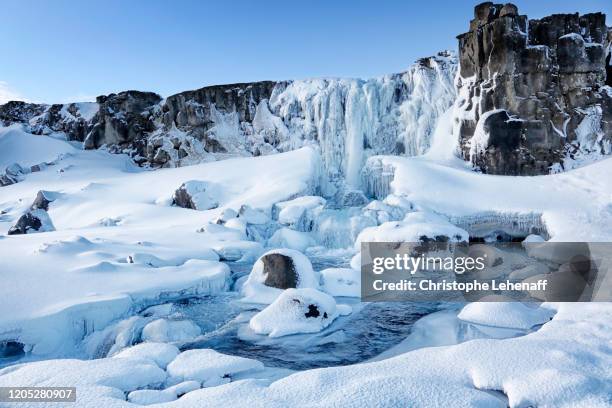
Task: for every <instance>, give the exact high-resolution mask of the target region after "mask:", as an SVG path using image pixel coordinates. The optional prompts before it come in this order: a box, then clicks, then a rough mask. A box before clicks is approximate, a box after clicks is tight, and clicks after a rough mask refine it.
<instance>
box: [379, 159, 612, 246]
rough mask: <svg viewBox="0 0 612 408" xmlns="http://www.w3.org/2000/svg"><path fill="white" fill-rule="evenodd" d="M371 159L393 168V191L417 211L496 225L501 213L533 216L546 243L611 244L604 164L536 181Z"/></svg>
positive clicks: (607, 163) (608, 166)
mask: <svg viewBox="0 0 612 408" xmlns="http://www.w3.org/2000/svg"><path fill="white" fill-rule="evenodd" d="M371 160H375V161H381V162H382V163H384V164H385V165H386V166H391V167H393V168H394V174H395V176H394V179H393V181H392V182H391V183H390V189H391V190H392V192H393V193H394V194H395V195H399V196H402V197H404V198H406V199H407V200H409V201H411V202H412V203H414V205H415V206H418V207H419V208H421V209H422V210H427V211H429V212H433V213H436V214H440V215H444V216H447V217H453V218H454V217H464V216H470V217H473V218H474V219H477V218H479V217H481V215H485V216H486V217H487V218H490V217H491V216H495V214H497V215H498V217H499V219H500V221H501V220H502V218H503V215H504V214H538V217H539V218H541V219H542V221H543V222H544V224H545V228H546V231H547V232H548V234H549V236H550V240H551V241H560V242H562V241H566V242H581V241H582V242H609V241H611V240H612V229H610V228H609V227H608V226H609V225H611V224H612V211H611V207H610V202H609V197H610V194H612V185H610V183H609V182H608V181H607V180H608V176H607V175H608V174H609V173H610V171H612V160H609V159H604V160H601V161H599V162H596V163H593V164H591V165H589V166H585V167H582V168H579V169H574V170H572V171H568V172H565V173H562V174H554V175H547V176H535V177H508V176H494V175H485V174H478V173H475V172H472V171H469V170H468V169H466V168H465V167H464V166H458V167H452V166H449V165H448V163H440V162H436V161H434V160H427V159H425V158H402V157H391V156H378V157H375V158H372V159H371ZM442 192H443V193H442ZM515 219H516V218H515V217H512V220H515ZM502 229H503V228H502Z"/></svg>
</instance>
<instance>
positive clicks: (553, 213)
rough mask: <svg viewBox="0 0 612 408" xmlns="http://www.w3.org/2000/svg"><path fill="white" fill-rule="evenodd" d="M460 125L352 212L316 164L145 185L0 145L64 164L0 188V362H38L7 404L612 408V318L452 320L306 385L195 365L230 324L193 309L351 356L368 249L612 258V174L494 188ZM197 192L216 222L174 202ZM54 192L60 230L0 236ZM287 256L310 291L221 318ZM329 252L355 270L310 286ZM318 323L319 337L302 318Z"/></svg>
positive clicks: (417, 330)
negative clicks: (243, 271)
mask: <svg viewBox="0 0 612 408" xmlns="http://www.w3.org/2000/svg"><path fill="white" fill-rule="evenodd" d="M446 117H449V116H448V115H446ZM446 125H448V122H444V121H442V122H441V124H440V125H439V126H438V129H436V132H435V133H436V135H437V136H434V140H432V141H431V145H432V149H431V150H430V151H429V153H428V154H427V155H425V156H420V157H414V158H407V157H391V156H377V157H373V158H370V159H369V161H368V166H370V167H366V169H365V170H364V171H363V173H362V174H363V175H364V177H365V178H366V179H365V180H364V181H365V183H364V184H367V185H371V186H376V187H377V188H379V189H380V191H381V192H382V191H385V192H386V193H385V194H383V197H381V199H380V200H370V199H366V202H362V201H363V199H362V197H363V194H360V193H358V192H355V191H352V192H350V193H351V194H345V195H344V197H342V199H341V202H340V203H339V202H337V201H336V198H334V197H326V199H327V200H326V199H324V198H322V197H318V195H320V194H321V185H322V183H323V181H322V178H323V177H325V171H324V163H323V160H322V158H321V156H320V150H319V149H318V148H316V147H305V148H301V149H299V150H295V151H290V152H286V153H281V154H275V155H270V156H262V157H253V158H238V159H230V160H223V161H216V162H210V163H204V164H197V165H193V166H187V167H180V168H171V169H160V170H155V171H147V170H143V169H141V168H139V167H137V166H135V165H134V164H133V163H132V161H131V160H130V159H129V158H128V157H127V156H125V155H113V154H110V153H108V152H106V151H104V150H94V151H83V150H80V148H79V146H77V145H73V144H70V143H68V142H65V141H63V140H61V138H60V137H59V136H57V135H56V136H57V137H50V136H35V135H31V134H27V133H25V132H23V131H22V130H21V129H20V128H19V127H18V126H12V127H10V128H2V129H0V146H5V147H3V148H2V149H3V150H0V163H2V165H3V166H7V165H11V164H12V163H13V162H15V161H16V162H18V163H19V164H21V165H22V166H23V167H26V166H32V165H37V164H40V163H50V164H49V165H47V166H42V168H41V169H40V171H36V172H31V173H28V174H25V175H24V176H23V179H22V180H21V181H20V182H18V183H16V184H12V185H9V186H5V187H0V211H1V213H0V234H1V235H0V260H1V263H0V265H1V266H0V282H1V285H0V310H2V311H3V313H1V314H0V344H2V342H6V341H10V342H12V343H14V344H19V345H22V346H23V347H24V350H23V351H24V352H25V354H24V355H23V356H18V357H17V358H15V359H14V360H11V359H10V358H4V359H3V358H1V357H0V364H1V365H9V364H14V363H15V362H16V361H18V359H19V358H23V360H21V361H18V362H19V363H20V364H17V365H9V366H8V367H6V368H4V369H2V370H0V386H10V385H12V386H15V385H19V386H77V388H78V389H77V396H78V397H77V398H78V399H77V403H76V405H75V404H72V405H67V406H79V407H81V406H82V407H100V406H104V407H134V406H137V404H145V403H159V404H160V405H159V406H167V407H196V406H204V405H206V406H245V405H249V406H266V407H268V406H279V407H280V406H406V405H408V406H415V407H424V406H445V407H446V406H453V407H461V406H465V407H471V406H479V407H497V406H499V407H505V406H508V405H509V406H512V407H527V406H538V407H609V406H611V405H612V400H611V399H610V395H612V369H611V368H610V367H612V353H611V352H610V344H612V304H610V303H605V302H599V303H567V304H549V303H545V304H542V305H529V306H524V305H520V304H505V303H483V304H471V305H468V306H466V307H465V308H463V309H462V310H461V308H459V307H457V306H455V307H450V308H446V309H445V310H442V311H440V312H437V313H433V314H430V315H428V316H426V317H424V318H423V319H421V320H419V321H417V323H416V324H415V325H414V327H413V329H412V332H411V334H410V335H409V336H407V338H404V339H402V340H403V341H398V342H396V344H390V345H389V346H390V347H389V350H386V351H385V352H384V353H383V354H381V355H380V356H378V357H376V358H374V359H372V361H369V362H361V363H358V364H351V365H346V366H339V367H327V368H321V369H315V370H304V371H300V372H293V371H292V370H287V369H285V368H279V367H272V366H266V364H264V363H262V362H261V361H258V360H256V359H252V358H245V357H244V355H242V354H241V355H240V356H237V355H228V354H232V353H229V352H228V351H227V350H224V351H223V353H219V352H218V351H215V350H212V349H210V348H203V347H191V346H189V344H197V342H198V341H200V342H202V341H205V340H206V339H207V336H209V335H211V333H213V332H218V331H222V330H223V328H224V327H225V326H224V323H222V324H221V325H220V326H221V327H213V328H212V329H210V330H208V329H204V330H202V327H201V326H202V325H201V324H200V322H197V323H198V324H195V323H194V322H192V321H191V320H177V318H176V316H175V315H173V314H172V313H171V312H169V308H170V306H169V304H170V302H174V301H178V300H179V299H184V298H194V297H196V298H206V297H208V296H210V298H211V299H213V301H212V303H211V304H213V305H214V304H215V303H214V299H215V298H216V297H218V299H219V300H218V301H217V303H216V305H217V306H223V307H228V308H230V307H236V308H238V309H240V308H241V307H245V309H240V310H239V311H238V312H236V317H235V319H234V320H235V323H236V324H239V325H240V329H239V330H238V331H239V333H240V334H241V335H242V337H241V339H240V341H243V342H249V341H259V342H262V343H261V344H263V345H265V347H271V348H274V347H275V346H278V345H279V344H281V343H274V342H275V341H285V342H290V341H292V340H291V339H292V338H298V337H299V336H300V335H302V336H307V335H309V334H308V333H310V332H320V333H321V336H324V337H317V338H316V339H317V341H319V345H320V347H321V348H322V349H323V350H324V347H325V344H326V343H325V342H328V344H331V343H334V344H336V345H338V344H340V345H341V344H342V343H343V342H344V341H347V339H346V338H345V337H343V336H346V335H347V334H346V333H348V332H349V330H348V329H346V330H338V329H337V328H338V327H343V326H342V325H345V326H344V327H346V325H350V324H351V320H347V319H350V317H351V316H347V315H346V314H347V313H351V314H352V315H353V316H358V315H359V314H360V313H363V310H364V306H363V305H359V303H358V302H357V299H356V296H358V295H359V291H358V288H359V275H358V273H356V272H355V270H351V269H349V265H348V260H349V259H350V258H351V257H352V256H353V255H355V254H356V249H355V247H354V245H353V244H354V242H355V240H356V239H367V240H384V239H385V238H389V236H390V235H389V234H390V231H393V234H394V235H393V237H394V238H396V239H414V237H418V236H420V235H422V234H424V235H427V236H430V235H435V234H438V233H443V234H449V235H451V236H453V237H455V236H456V237H458V238H457V239H465V238H466V237H467V236H468V235H471V234H473V233H476V232H478V233H483V231H484V233H486V232H487V228H489V229H492V230H494V229H496V228H497V229H500V228H501V229H504V228H506V229H508V232H509V233H516V234H518V235H521V234H524V235H527V234H529V233H531V232H532V231H531V229H533V228H536V229H538V228H539V229H541V230H542V231H541V234H542V235H547V237H546V238H550V239H551V240H555V241H587V242H594V241H602V242H608V241H611V240H612V182H611V181H610V177H609V175H610V174H612V159H604V160H601V161H599V162H596V163H593V164H590V165H588V166H585V167H582V168H579V169H575V170H572V171H569V172H567V173H563V174H556V175H550V176H540V177H499V176H488V175H482V174H478V173H474V172H472V171H471V170H470V169H468V168H466V167H465V165H464V163H462V162H459V161H457V160H454V159H453V157H452V148H453V145H452V143H444V140H446V139H444V136H446V135H448V134H450V131H448V132H447V130H448V128H445V126H446ZM447 141H448V140H447ZM5 148H6V150H4V149H5ZM13 152H15V154H13ZM327 165H329V163H327ZM377 166H378V167H377ZM372 168H374V169H383V168H384V169H385V171H386V172H387V173H389V172H391V173H392V177H389V174H384V175H383V174H380V173H379V172H377V171H378V170H372V171H370V169H372ZM193 181H195V182H198V183H190V184H188V185H189V186H198V189H197V190H198V194H200V193H202V192H205V194H206V195H207V197H206V198H207V203H213V202H214V203H215V204H216V205H217V208H213V209H210V210H206V211H198V210H193V209H188V208H180V207H178V206H176V205H173V204H172V203H173V195H174V194H175V191H176V190H177V189H178V188H179V187H180V186H181V185H182V184H183V183H186V182H193ZM351 183H352V184H354V183H357V181H356V180H352V182H351ZM385 183H386V184H387V185H385ZM40 190H44V191H47V192H50V193H49V194H46V195H45V196H48V197H50V198H53V201H52V202H51V203H50V204H49V209H48V215H49V218H50V220H51V222H52V225H53V229H54V230H52V231H48V232H40V233H31V234H25V235H10V236H9V235H5V234H6V233H7V232H8V231H9V229H10V227H11V226H13V225H14V224H15V222H16V221H17V219H18V218H19V217H20V216H21V215H22V214H23V213H24V212H26V211H28V209H29V208H30V206H31V205H32V203H33V201H34V199H35V197H36V195H37V193H38V191H40ZM338 207H340V208H338ZM512 228H514V230H513V229H512ZM360 234H361V235H360ZM358 237H360V238H358ZM325 245H327V247H325ZM279 246H283V247H285V248H290V249H282V250H281V251H278V250H276V251H273V252H275V253H279V254H281V255H283V254H284V255H286V256H289V257H290V258H291V259H293V262H294V266H295V267H296V268H297V270H298V271H297V274H296V276H297V279H298V283H300V282H301V283H302V284H303V285H299V284H298V289H286V290H281V289H273V290H268V289H271V288H264V289H266V291H267V293H265V294H264V295H266V296H264V297H265V298H266V301H265V302H255V303H265V304H262V305H259V306H248V307H252V308H251V309H248V308H246V307H247V306H240V305H238V306H235V305H234V303H232V304H231V305H229V304H225V303H226V302H227V303H231V302H228V301H227V299H228V298H227V297H224V296H225V295H227V294H228V293H230V294H231V298H232V299H237V300H238V301H239V302H237V303H244V304H248V303H249V301H250V302H253V299H258V298H261V295H262V292H261V290H258V288H259V289H261V286H263V285H264V283H263V282H264V277H263V276H262V269H261V268H262V267H263V266H262V265H263V264H262V260H261V259H259V260H258V258H259V257H260V256H262V255H263V254H266V252H268V251H269V250H270V249H278V248H277V247H279ZM297 250H299V251H301V252H303V253H304V254H305V255H302V254H300V253H299V252H297ZM316 254H326V255H327V256H332V257H336V258H338V259H339V260H340V261H339V262H337V264H336V265H332V267H329V266H326V267H325V268H313V267H312V266H311V265H310V264H309V262H310V261H308V257H314V256H315V255H316ZM354 259H355V260H357V261H358V260H359V256H356V257H355V258H354ZM238 260H240V262H239V263H242V264H247V265H250V264H255V267H254V268H253V270H252V271H251V270H250V268H249V272H251V273H250V275H249V277H246V276H242V277H238V276H234V275H236V272H235V269H232V268H234V267H235V265H236V263H235V262H233V261H238ZM307 262H308V264H307ZM351 265H352V267H353V269H357V268H358V262H351ZM304 270H307V273H302V272H303V271H304ZM235 278H238V279H237V280H236V281H234V279H235ZM300 279H301V280H300ZM241 289H242V291H241ZM244 294H247V295H249V296H251V297H250V298H246V299H243V298H241V296H243V295H244ZM256 295H260V296H259V297H258V296H256ZM270 303H271V304H270ZM347 304H350V305H352V308H351V307H348V306H347ZM309 306H316V307H314V308H310V307H309ZM304 307H306V309H304V310H306V313H307V314H312V316H313V318H316V319H317V320H305V318H304V317H303V315H304V313H303V310H302V308H304ZM206 318H207V317H206V316H204V317H203V319H204V320H206ZM307 318H308V316H307V317H306V319H307ZM210 319H211V320H213V317H212V311H211V317H210ZM232 319H233V317H232ZM343 319H344V320H343ZM211 324H213V322H211ZM215 324H216V322H215ZM213 325H214V324H213ZM201 333H202V334H201ZM293 333H298V335H297V337H294V336H291V335H290V334H293ZM276 337H280V339H277V338H276ZM282 339H285V340H282ZM301 339H302V340H303V339H304V338H301ZM308 339H310V338H308ZM141 340H144V343H140V344H137V345H134V344H135V343H139V342H140V341H141ZM190 341H191V342H192V343H189V342H190ZM397 343H399V344H397ZM347 344H348V343H347ZM393 345H394V346H395V347H391V346H393ZM130 346H131V348H130ZM177 346H178V347H181V348H193V349H191V350H187V351H183V352H180V351H179V349H178V348H177ZM183 346H185V347H183ZM265 347H264V346H262V348H265ZM101 351H103V353H102V354H100V353H101ZM352 352H354V353H359V351H358V350H353V351H352ZM92 357H101V358H95V359H90V358H92ZM81 358H82V360H81ZM36 360H42V361H36ZM36 406H53V407H56V406H61V405H58V404H51V403H50V404H47V405H45V404H37V405H36Z"/></svg>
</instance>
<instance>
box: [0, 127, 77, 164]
mask: <svg viewBox="0 0 612 408" xmlns="http://www.w3.org/2000/svg"><path fill="white" fill-rule="evenodd" d="M77 151H78V150H77V149H75V148H74V147H72V145H70V144H69V143H66V142H64V141H61V140H57V139H55V138H53V137H49V136H38V135H33V134H31V133H27V132H25V131H24V130H23V127H22V125H11V126H8V127H0V152H2V154H0V173H3V172H4V169H5V168H6V167H7V166H9V165H11V164H13V163H18V164H19V165H21V166H22V167H31V166H34V165H37V164H41V163H47V162H53V161H55V160H57V159H58V158H61V157H63V156H65V155H69V154H74V153H76V152H77Z"/></svg>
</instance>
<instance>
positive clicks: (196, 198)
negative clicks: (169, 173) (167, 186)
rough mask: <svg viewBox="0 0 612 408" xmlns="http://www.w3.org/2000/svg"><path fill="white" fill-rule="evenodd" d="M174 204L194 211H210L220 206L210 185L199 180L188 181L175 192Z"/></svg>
mask: <svg viewBox="0 0 612 408" xmlns="http://www.w3.org/2000/svg"><path fill="white" fill-rule="evenodd" d="M173 203H174V204H175V205H177V206H179V207H183V208H191V209H192V210H200V211H205V210H210V209H211V208H217V207H218V206H219V202H218V200H217V199H216V198H215V194H212V193H211V186H210V185H209V183H206V182H203V181H197V180H190V181H186V182H185V183H183V184H181V186H180V187H179V188H178V189H177V190H176V191H175V192H174V196H173Z"/></svg>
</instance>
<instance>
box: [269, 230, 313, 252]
mask: <svg viewBox="0 0 612 408" xmlns="http://www.w3.org/2000/svg"><path fill="white" fill-rule="evenodd" d="M315 244H316V242H315V240H314V239H313V238H312V237H311V236H310V234H308V233H307V232H300V231H295V230H292V229H289V228H281V229H279V230H277V231H276V232H275V233H274V235H272V237H271V238H270V239H269V240H268V246H270V247H277V248H279V247H280V248H289V249H295V250H297V251H301V252H304V251H305V250H306V249H307V248H308V247H311V246H314V245H315Z"/></svg>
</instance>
